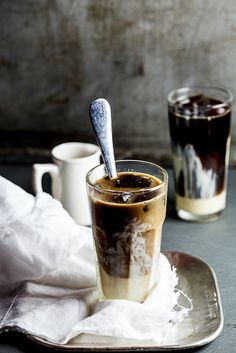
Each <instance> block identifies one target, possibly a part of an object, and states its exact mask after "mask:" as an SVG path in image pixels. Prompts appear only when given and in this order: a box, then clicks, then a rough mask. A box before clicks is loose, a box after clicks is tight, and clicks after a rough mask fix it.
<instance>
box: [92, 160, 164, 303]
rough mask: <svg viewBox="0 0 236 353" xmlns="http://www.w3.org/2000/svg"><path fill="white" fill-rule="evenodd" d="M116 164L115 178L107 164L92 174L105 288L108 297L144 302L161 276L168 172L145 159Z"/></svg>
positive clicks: (100, 275) (99, 259) (95, 225)
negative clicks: (109, 171) (107, 169)
mask: <svg viewBox="0 0 236 353" xmlns="http://www.w3.org/2000/svg"><path fill="white" fill-rule="evenodd" d="M116 168H117V173H118V176H117V178H113V179H109V178H108V177H107V174H106V170H105V167H104V165H100V166H97V167H95V168H94V169H92V170H91V171H90V172H89V173H88V174H87V191H88V195H89V199H90V206H91V213H92V229H93V237H94V242H95V248H96V257H97V268H98V279H99V287H100V290H101V293H102V296H103V297H105V298H108V299H128V300H134V301H138V302H142V301H144V299H145V298H146V297H147V296H148V294H149V293H150V292H151V290H152V289H153V288H154V286H155V285H156V284H157V282H158V278H159V254H160V247H161V237H162V225H163V222H164V219H165V216H166V202H167V184H168V175H167V172H166V171H165V170H164V169H163V168H161V167H159V166H158V165H155V164H153V163H149V162H145V161H135V160H123V161H117V162H116Z"/></svg>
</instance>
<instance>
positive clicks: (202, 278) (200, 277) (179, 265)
mask: <svg viewBox="0 0 236 353" xmlns="http://www.w3.org/2000/svg"><path fill="white" fill-rule="evenodd" d="M165 255H166V256H167V257H168V259H169V261H170V263H171V264H172V265H173V266H175V267H176V269H177V274H178V276H179V285H178V287H179V289H181V290H182V291H183V292H184V293H185V294H187V295H188V297H189V298H191V300H192V303H193V310H192V311H191V312H190V313H189V315H188V316H187V317H186V318H185V319H184V320H183V321H182V322H181V323H180V324H178V325H175V326H174V327H173V329H172V332H170V334H169V335H168V339H167V341H166V342H165V344H163V345H157V344H155V343H154V342H152V341H145V342H144V341H134V340H127V339H118V338H111V337H105V336H104V337H99V336H92V335H80V336H78V337H76V338H75V339H73V341H71V342H69V343H68V344H66V345H57V344H54V343H50V342H48V341H45V340H43V339H41V338H39V337H36V336H31V337H30V338H31V339H33V340H34V341H36V342H38V343H39V344H41V345H44V346H45V347H48V348H55V349H60V350H64V351H80V352H91V351H93V352H95V351H99V352H118V351H140V350H142V351H172V350H180V349H186V348H194V347H198V346H202V345H204V344H206V343H209V342H211V341H212V340H214V339H215V338H216V337H217V336H218V335H219V334H220V332H221V330H222V328H223V311H222V305H221V300H220V294H219V289H218V285H217V280H216V276H215V273H214V271H213V270H212V268H211V267H210V266H209V265H208V264H207V263H206V262H205V261H203V260H201V259H199V258H197V257H194V256H191V255H188V254H184V253H179V252H165Z"/></svg>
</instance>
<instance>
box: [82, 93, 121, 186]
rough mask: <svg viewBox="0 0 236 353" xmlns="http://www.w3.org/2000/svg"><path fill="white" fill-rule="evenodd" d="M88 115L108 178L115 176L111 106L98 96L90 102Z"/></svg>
mask: <svg viewBox="0 0 236 353" xmlns="http://www.w3.org/2000/svg"><path fill="white" fill-rule="evenodd" d="M89 115H90V119H91V123H92V126H93V129H94V132H95V135H96V139H97V143H98V145H99V147H100V149H101V153H102V158H103V161H104V163H105V166H106V170H107V174H108V176H109V178H110V179H111V178H116V177H117V173H116V166H115V159H114V150H113V142H112V128H111V108H110V105H109V103H108V101H107V100H106V99H104V98H98V99H96V100H95V101H93V102H92V103H91V104H90V107H89Z"/></svg>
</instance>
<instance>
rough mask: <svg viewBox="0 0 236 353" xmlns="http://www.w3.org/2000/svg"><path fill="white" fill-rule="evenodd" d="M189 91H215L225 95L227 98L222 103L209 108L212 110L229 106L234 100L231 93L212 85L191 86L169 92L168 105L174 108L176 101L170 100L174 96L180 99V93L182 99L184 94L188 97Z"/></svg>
mask: <svg viewBox="0 0 236 353" xmlns="http://www.w3.org/2000/svg"><path fill="white" fill-rule="evenodd" d="M191 90H202V91H203V90H215V91H218V92H222V93H224V94H227V96H228V98H227V99H224V101H223V102H222V103H218V104H213V105H212V106H211V108H213V109H218V108H221V107H224V106H227V105H230V104H231V103H232V102H233V99H234V97H233V94H232V92H231V91H230V90H229V89H227V88H224V87H220V86H214V85H212V86H211V85H192V86H185V87H180V88H177V89H174V90H172V91H170V93H169V94H168V95H167V102H168V104H169V105H171V106H175V104H176V101H173V98H172V97H173V95H174V94H176V95H179V97H181V93H182V96H183V97H184V93H185V96H186V97H188V96H189V95H188V92H190V91H191Z"/></svg>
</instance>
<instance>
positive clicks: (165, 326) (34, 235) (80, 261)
mask: <svg viewBox="0 0 236 353" xmlns="http://www.w3.org/2000/svg"><path fill="white" fill-rule="evenodd" d="M160 271H161V278H160V281H159V284H158V286H157V287H156V289H155V290H154V291H153V292H152V293H151V295H150V296H149V297H148V298H147V300H146V301H145V302H144V303H143V304H140V303H135V302H130V301H126V300H107V301H98V300H97V298H98V290H97V287H96V268H95V261H94V250H93V241H92V234H91V230H90V229H88V228H86V227H83V226H79V225H77V224H76V223H75V222H74V221H73V219H72V218H71V217H70V216H69V215H68V213H67V212H66V211H65V210H64V209H63V207H62V205H61V204H60V202H58V201H56V200H55V199H53V198H52V197H51V196H50V195H48V194H46V193H43V194H39V195H38V196H36V197H34V196H32V195H30V194H28V193H26V192H25V191H24V190H22V189H21V188H20V187H18V186H16V185H15V184H13V183H11V182H10V181H8V180H7V179H5V178H2V177H0V330H1V331H2V330H4V329H6V328H9V327H15V328H17V329H19V330H24V331H26V332H29V333H31V334H34V335H36V336H39V337H42V338H45V339H47V340H49V341H52V342H56V343H66V342H68V340H70V339H71V338H73V337H75V336H77V335H78V334H81V333H89V334H96V335H104V336H115V337H123V338H131V339H139V340H140V339H141V340H145V339H148V340H149V339H152V340H154V341H158V342H162V341H163V340H164V339H165V337H166V334H167V332H168V330H169V329H170V327H171V326H173V325H174V324H175V323H176V322H180V321H181V320H182V319H183V318H184V316H185V315H186V314H187V313H188V310H189V309H188V308H180V307H179V308H178V310H175V309H176V308H175V307H176V305H177V302H178V295H179V293H178V291H176V290H175V287H176V284H177V282H178V278H177V275H176V273H175V270H174V269H172V268H171V267H170V264H169V262H168V260H167V258H166V257H165V256H164V255H162V256H161V258H160Z"/></svg>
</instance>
